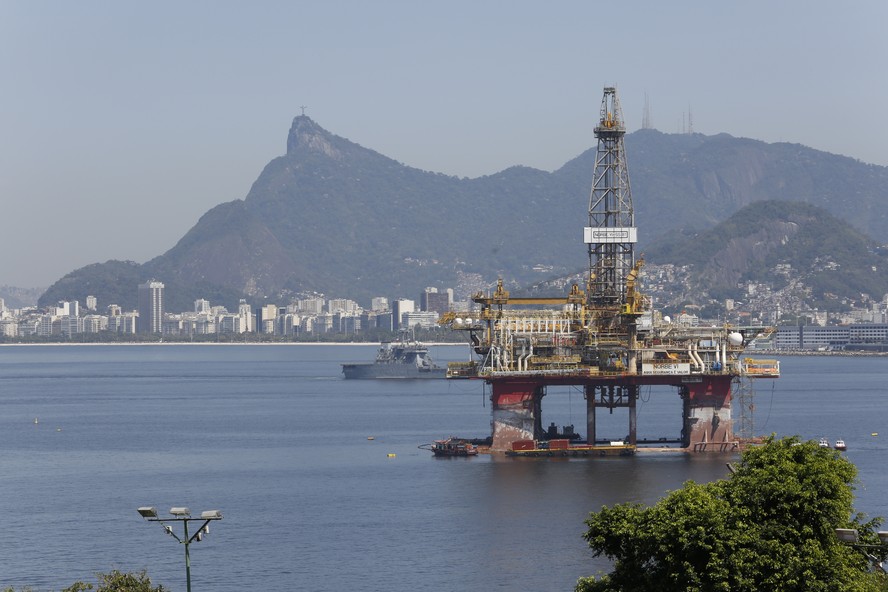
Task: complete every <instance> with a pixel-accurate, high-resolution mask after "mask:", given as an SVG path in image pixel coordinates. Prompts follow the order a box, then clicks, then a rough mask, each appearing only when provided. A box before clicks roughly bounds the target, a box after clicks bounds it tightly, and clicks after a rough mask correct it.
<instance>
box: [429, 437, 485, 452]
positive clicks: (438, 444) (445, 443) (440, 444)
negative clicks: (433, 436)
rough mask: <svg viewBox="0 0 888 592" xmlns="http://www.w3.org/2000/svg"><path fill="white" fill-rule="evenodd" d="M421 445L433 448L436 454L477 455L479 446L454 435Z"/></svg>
mask: <svg viewBox="0 0 888 592" xmlns="http://www.w3.org/2000/svg"><path fill="white" fill-rule="evenodd" d="M419 447H420V448H422V449H423V450H431V451H432V453H433V454H434V455H435V456H475V455H477V454H478V447H477V446H475V445H474V444H472V443H471V442H469V441H467V440H460V439H459V438H453V437H450V438H447V439H446V440H435V441H434V442H432V443H431V444H422V445H420V446H419Z"/></svg>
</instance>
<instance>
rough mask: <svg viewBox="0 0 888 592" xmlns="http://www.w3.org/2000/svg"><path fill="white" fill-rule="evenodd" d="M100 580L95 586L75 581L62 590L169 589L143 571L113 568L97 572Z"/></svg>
mask: <svg viewBox="0 0 888 592" xmlns="http://www.w3.org/2000/svg"><path fill="white" fill-rule="evenodd" d="M96 577H98V580H99V581H98V582H97V584H96V585H95V586H93V584H87V583H84V582H75V583H73V584H71V585H70V586H69V587H67V588H65V589H64V590H62V592H85V591H86V590H95V591H96V592H165V591H166V590H167V589H166V588H164V587H163V586H160V585H158V586H157V587H154V586H152V585H151V578H149V577H148V575H147V574H146V573H145V571H144V570H143V571H141V572H138V573H126V572H121V571H118V570H116V569H115V570H113V571H111V572H109V573H99V574H96Z"/></svg>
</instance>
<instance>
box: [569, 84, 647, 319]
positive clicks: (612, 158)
mask: <svg viewBox="0 0 888 592" xmlns="http://www.w3.org/2000/svg"><path fill="white" fill-rule="evenodd" d="M624 135H626V127H625V126H624V125H623V110H622V108H621V107H620V101H619V99H618V98H617V89H616V88H614V87H605V89H604V98H603V99H602V100H601V119H600V122H599V124H598V126H596V127H595V137H596V138H598V152H597V154H596V156H595V172H594V176H593V182H592V195H591V197H590V199H589V225H588V226H587V227H586V228H585V229H584V233H583V240H584V242H585V243H586V244H588V245H589V280H588V282H589V284H588V295H589V303H590V304H591V305H592V306H593V307H601V306H613V305H620V304H624V302H623V301H624V300H625V294H626V278H627V276H628V274H629V272H630V271H631V270H632V268H633V266H634V265H635V243H636V242H637V240H638V237H637V229H636V228H635V212H634V211H633V209H632V193H631V191H630V190H629V171H628V168H627V165H626V150H625V148H624V146H623V136H624Z"/></svg>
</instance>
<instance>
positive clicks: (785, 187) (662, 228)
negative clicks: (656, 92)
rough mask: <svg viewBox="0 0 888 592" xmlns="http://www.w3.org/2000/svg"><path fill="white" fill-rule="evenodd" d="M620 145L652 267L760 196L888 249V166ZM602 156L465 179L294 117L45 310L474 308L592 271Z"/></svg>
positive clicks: (69, 278) (771, 151)
mask: <svg viewBox="0 0 888 592" xmlns="http://www.w3.org/2000/svg"><path fill="white" fill-rule="evenodd" d="M625 143H626V153H627V160H628V166H629V175H630V179H631V188H632V195H633V203H634V208H635V213H636V223H637V226H638V228H639V237H640V244H639V248H640V249H641V250H645V251H647V254H648V257H649V258H651V259H657V260H660V261H663V260H664V258H665V257H667V255H668V254H670V255H668V256H670V257H685V256H688V254H689V253H693V254H697V255H699V256H701V257H705V256H706V252H705V251H704V252H701V253H696V252H695V251H694V249H693V248H688V249H685V250H682V248H681V247H680V246H677V245H676V243H675V241H677V240H679V239H681V238H682V237H684V240H687V241H690V243H689V244H693V241H695V240H697V241H699V233H703V232H707V231H711V229H713V228H714V227H715V226H716V225H718V224H720V223H725V222H726V221H728V220H729V219H730V218H731V217H732V216H733V215H734V214H735V213H737V212H738V211H740V210H741V209H743V208H744V207H746V206H749V205H750V204H753V203H756V202H760V201H785V202H803V203H804V204H810V205H812V206H815V207H819V208H821V209H822V210H823V211H825V212H827V213H829V214H830V215H831V216H834V217H835V219H836V220H841V221H843V222H844V223H847V224H848V225H850V227H851V228H852V229H854V230H855V231H856V232H859V233H860V234H861V237H862V238H861V240H863V241H864V242H866V241H869V242H867V244H870V243H872V244H882V243H885V242H888V223H886V222H888V220H886V216H888V213H886V210H885V208H884V207H882V206H881V204H883V203H884V202H885V198H886V194H888V167H881V166H876V165H870V164H866V163H863V162H860V161H857V160H854V159H851V158H847V157H843V156H837V155H833V154H829V153H826V152H821V151H817V150H813V149H811V148H807V147H804V146H801V145H798V144H788V143H774V144H768V143H764V142H761V141H757V140H751V139H746V138H736V137H732V136H729V135H726V134H719V135H715V136H705V135H701V134H664V133H661V132H658V131H656V130H639V131H636V132H634V133H631V134H628V135H627V136H626V138H625ZM595 153H596V149H595V147H594V146H593V147H592V148H590V149H589V150H587V151H585V152H583V153H582V154H580V155H579V156H577V157H576V158H574V159H573V160H571V161H569V162H567V163H566V164H565V165H564V166H562V167H561V168H559V169H558V170H556V171H553V172H546V171H541V170H537V169H533V168H529V167H524V166H515V167H511V168H508V169H505V170H503V171H501V172H499V173H496V174H493V175H489V176H483V177H479V178H474V179H467V178H458V177H453V176H448V175H443V174H440V173H435V172H430V171H423V170H419V169H416V168H412V167H409V166H406V165H404V164H402V163H399V162H397V161H395V160H393V159H391V158H388V157H386V156H384V155H382V154H379V153H377V152H375V151H373V150H371V149H368V148H364V147H362V146H360V145H358V144H355V143H353V142H351V141H349V140H347V139H345V138H342V137H339V136H336V135H335V134H332V133H330V132H328V131H327V130H325V129H323V128H322V127H320V126H319V125H318V124H317V123H316V122H314V121H313V120H311V119H310V118H308V117H306V116H299V117H296V118H295V119H294V120H293V124H292V126H291V128H290V131H289V134H288V137H287V150H286V153H285V154H284V155H283V156H280V157H278V158H275V159H274V160H272V161H271V162H270V163H268V165H266V167H265V168H264V170H263V171H262V172H261V173H260V175H259V177H258V179H257V180H256V181H255V182H254V184H253V186H252V188H251V189H250V191H249V193H248V194H247V195H246V197H245V198H244V199H242V200H235V201H231V202H228V203H223V204H220V205H218V206H216V207H214V208H213V209H211V210H210V211H208V212H207V213H206V214H204V215H203V216H202V217H201V218H200V219H199V220H198V221H197V223H196V224H195V225H194V227H193V228H191V230H189V231H188V232H187V233H186V234H185V235H184V236H183V237H182V238H181V239H180V240H179V242H178V243H177V244H176V245H175V246H174V247H173V248H172V249H170V250H169V251H168V252H166V253H164V254H162V255H160V256H158V257H156V258H154V259H152V260H151V261H148V262H147V263H144V264H137V263H134V262H122V261H114V260H111V261H108V262H105V263H97V264H93V265H89V266H86V267H84V268H81V269H78V270H75V271H72V272H71V273H69V274H67V275H66V276H64V277H63V278H61V279H60V280H58V281H57V282H56V283H54V284H53V285H52V286H50V288H49V289H47V291H46V292H44V294H43V295H42V296H41V298H40V300H39V303H40V305H47V304H53V303H55V302H56V301H59V300H74V299H77V300H81V301H83V299H84V298H85V296H86V295H87V294H93V295H95V296H96V297H97V298H98V300H99V302H100V303H111V302H113V303H117V304H120V305H121V306H123V307H124V308H134V307H135V305H136V299H137V293H136V285H137V284H138V283H139V282H142V281H145V280H147V279H151V278H156V279H158V280H160V281H162V282H164V283H165V285H166V286H167V290H166V295H167V301H168V307H169V310H189V309H191V307H192V303H193V301H194V300H195V299H197V298H206V299H208V300H210V301H211V302H213V303H214V304H217V303H218V304H224V305H226V306H229V307H231V306H233V305H235V304H236V302H237V299H239V298H246V299H248V300H249V301H251V302H262V301H268V302H277V303H283V302H286V301H288V300H289V299H290V298H291V297H293V296H298V295H301V294H305V295H307V294H325V295H327V296H328V297H342V298H352V299H355V300H357V301H358V302H359V303H361V304H368V303H369V299H370V298H371V297H373V296H389V297H407V298H418V296H419V294H420V292H421V291H422V290H423V289H424V288H425V287H426V286H434V287H438V288H447V287H454V288H455V289H456V292H457V294H458V296H462V297H464V296H466V295H467V294H470V293H473V292H475V291H477V290H480V289H485V288H488V287H489V286H490V285H491V284H493V283H494V282H495V281H496V279H497V278H498V277H502V278H503V279H504V280H505V281H506V283H507V284H508V285H510V286H515V287H518V286H523V285H529V284H531V283H534V282H537V281H539V280H540V279H543V278H545V277H554V276H559V275H567V274H569V273H572V272H576V271H577V270H581V269H583V268H584V267H585V266H586V265H587V254H586V249H585V245H583V242H582V228H583V226H585V225H586V223H587V220H588V207H589V193H590V189H591V181H592V172H593V169H594V162H595ZM793 207H795V206H790V209H792V208H793ZM775 211H776V210H775ZM784 213H785V212H784ZM810 218H811V214H810V212H809V213H808V219H809V220H810ZM814 218H817V216H816V214H815V215H814ZM766 221H767V220H766ZM766 221H765V222H766ZM747 230H748V231H749V233H750V236H751V235H754V234H755V233H756V232H761V230H762V229H761V227H757V226H756V225H755V224H752V225H750V226H749V228H748V229H747ZM823 232H826V233H827V234H828V233H829V232H830V229H829V228H828V227H827V228H823ZM695 234H696V236H695ZM713 240H715V241H716V242H717V240H718V238H717V237H715V238H713ZM815 243H816V241H815ZM735 244H738V245H739V244H740V243H735ZM809 247H810V249H812V252H814V251H817V250H818V249H820V248H821V247H822V245H817V244H810V245H809ZM654 249H660V252H659V253H655V252H654ZM778 251H779V249H778ZM713 255H714V253H713ZM821 255H823V253H821ZM769 256H770V257H772V258H774V259H775V260H780V258H781V255H780V254H779V252H773V253H772V254H771V255H769ZM817 256H818V255H817V254H813V255H812V257H814V258H816V257H817ZM740 259H744V258H743V257H740V258H739V259H738V262H739V261H740ZM745 260H746V262H747V263H749V264H752V263H757V264H758V263H760V262H755V261H754V260H753V259H749V258H745ZM738 264H739V263H738ZM736 271H737V273H739V274H740V276H742V275H743V273H745V272H743V271H742V270H739V269H738V270H736ZM737 273H735V274H734V275H737ZM727 279H728V278H727V276H726V277H725V280H727ZM729 284H730V281H727V283H726V284H725V285H726V286H727V285H729ZM716 291H718V290H716Z"/></svg>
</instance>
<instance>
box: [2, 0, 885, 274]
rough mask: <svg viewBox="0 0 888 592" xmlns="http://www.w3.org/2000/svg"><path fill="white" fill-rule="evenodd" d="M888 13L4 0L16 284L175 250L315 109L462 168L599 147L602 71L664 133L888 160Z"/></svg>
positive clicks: (471, 2) (11, 252)
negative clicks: (688, 123)
mask: <svg viewBox="0 0 888 592" xmlns="http://www.w3.org/2000/svg"><path fill="white" fill-rule="evenodd" d="M886 31H888V2H885V1H884V0H871V1H855V2H848V3H841V4H840V3H836V2H823V1H819V0H815V1H811V0H804V1H779V2H774V1H767V2H764V1H761V2H760V1H744V2H734V3H728V2H712V1H711V0H705V1H697V2H662V1H650V2H595V1H590V0H582V1H557V2H542V1H538V2H527V1H517V0H508V1H507V0H502V1H490V2H484V1H482V0H448V1H447V2H431V1H428V2H423V1H420V0H403V1H385V0H379V1H372V2H371V1H351V2H340V1H335V0H325V1H317V2H298V1H273V2H272V1H269V2H262V1H259V2H219V1H187V2H169V1H166V0H159V1H154V2H120V1H117V0H114V1H111V0H108V1H90V0H80V1H78V2H68V1H58V2H46V1H39V0H37V1H35V0H20V1H15V0H0V80H2V87H0V88H2V91H0V285H13V286H19V287H36V286H48V285H49V284H50V283H52V282H54V281H55V280H57V279H59V278H60V277H61V276H62V275H64V274H65V273H67V272H69V271H72V270H74V269H76V268H78V267H82V266H84V265H88V264H90V263H95V262H101V261H106V260H108V259H131V260H134V261H138V262H140V263H141V262H144V261H147V260H148V259H151V258H153V257H155V256H157V255H160V254H162V253H164V252H165V251H167V250H168V249H170V248H171V247H172V246H173V245H174V244H175V243H176V241H178V239H179V238H181V237H182V235H183V234H185V232H187V231H188V229H189V228H191V227H192V226H193V225H194V224H195V223H196V222H197V220H198V218H199V217H200V216H201V215H202V214H203V213H204V212H206V211H207V210H208V209H210V208H211V207H213V206H215V205H217V204H219V203H222V202H226V201H231V200H234V199H241V198H243V197H244V196H245V195H246V193H247V191H248V190H249V188H250V185H251V184H252V183H253V181H255V179H256V177H257V176H258V175H259V173H260V171H261V170H262V167H263V166H264V165H265V164H266V163H268V161H270V160H271V159H272V158H274V157H276V156H280V155H281V154H283V153H284V152H285V147H286V137H287V131H288V130H289V127H290V123H291V122H292V119H293V117H294V116H296V115H298V114H299V113H300V112H301V110H300V105H305V106H307V109H306V114H307V115H309V116H311V117H312V118H313V119H314V120H315V121H316V122H317V123H318V124H320V125H321V126H322V127H324V128H326V129H327V130H329V131H331V132H332V133H334V134H337V135H340V136H343V137H345V138H348V139H350V140H352V141H354V142H357V143H358V144H361V145H362V146H365V147H367V148H371V149H373V150H376V151H378V152H381V153H382V154H385V155H386V156H389V157H391V158H394V159H396V160H398V161H400V162H402V163H404V164H407V165H410V166H414V167H418V168H421V169H425V170H431V171H436V172H443V173H447V174H452V175H458V176H465V177H477V176H481V175H486V174H491V173H495V172H497V171H499V170H502V169H503V168H506V167H508V166H511V165H515V164H523V165H527V166H532V167H536V168H540V169H544V170H554V169H557V168H559V167H560V166H561V165H563V164H564V163H565V162H567V161H568V160H570V159H572V158H574V157H575V156H577V155H579V154H580V153H581V152H583V151H584V150H586V149H588V148H590V147H592V146H594V144H595V139H594V137H593V135H592V128H593V126H594V125H595V123H596V119H597V116H598V108H599V105H600V103H601V95H602V88H603V87H604V86H609V85H616V86H617V88H618V89H619V94H620V99H621V102H622V105H623V112H624V116H625V119H626V124H627V127H628V129H629V130H630V131H631V130H635V129H637V128H639V127H640V126H641V122H642V115H643V107H644V97H645V93H647V96H648V97H649V101H650V106H651V116H652V123H653V126H654V127H656V128H657V129H659V130H661V131H664V132H670V133H673V132H678V131H680V130H681V128H682V122H683V119H684V117H685V114H686V113H687V112H688V111H689V110H690V112H691V113H692V115H693V125H694V131H696V132H701V133H704V134H716V133H720V132H727V133H729V134H732V135H735V136H744V137H750V138H755V139H759V140H764V141H767V142H777V141H786V142H797V143H801V144H805V145H808V146H811V147H813V148H817V149H821V150H826V151H829V152H835V153H839V154H845V155H848V156H851V157H854V158H858V159H860V160H863V161H866V162H870V163H875V164H879V165H888V150H886V143H888V75H886V71H888V59H886V58H888V34H886ZM631 158H632V155H631V154H630V155H629V162H630V173H631V162H632V160H631ZM590 184H591V171H590ZM635 197H636V199H643V196H635ZM577 224H578V225H581V224H582V221H579V222H577Z"/></svg>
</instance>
